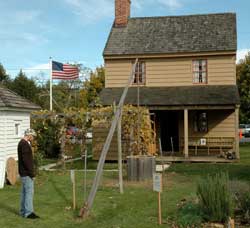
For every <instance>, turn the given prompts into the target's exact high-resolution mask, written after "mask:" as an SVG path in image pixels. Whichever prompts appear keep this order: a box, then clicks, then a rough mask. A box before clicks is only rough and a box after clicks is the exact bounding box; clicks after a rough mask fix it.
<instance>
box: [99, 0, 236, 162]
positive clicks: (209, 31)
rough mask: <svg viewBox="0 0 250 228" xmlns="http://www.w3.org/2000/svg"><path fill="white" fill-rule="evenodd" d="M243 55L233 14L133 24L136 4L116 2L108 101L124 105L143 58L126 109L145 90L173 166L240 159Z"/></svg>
mask: <svg viewBox="0 0 250 228" xmlns="http://www.w3.org/2000/svg"><path fill="white" fill-rule="evenodd" d="M236 50H237V36H236V15H235V14H234V13H220V14H200V15H188V16H166V17H142V18H131V17H130V0H116V1H115V21H114V24H113V26H112V29H111V32H110V34H109V37H108V40H107V43H106V46H105V49H104V52H103V56H104V61H105V70H106V75H105V89H103V91H102V92H101V95H100V99H101V102H102V104H103V105H111V104H112V103H113V102H114V101H116V102H118V101H119V99H120V96H121V94H122V91H123V89H124V87H125V86H126V84H127V81H128V78H129V76H130V72H131V69H132V67H133V64H134V62H135V59H136V58H138V59H139V63H138V64H137V66H136V72H135V76H134V85H132V86H131V87H130V88H129V91H128V95H127V98H126V103H128V104H134V105H136V104H137V86H140V105H142V106H145V107H148V109H149V110H150V112H151V113H153V114H154V115H152V116H153V118H152V120H154V121H155V124H156V133H157V138H160V139H161V146H162V150H163V155H169V157H168V160H185V159H189V160H194V161H195V160H196V158H198V157H199V159H197V161H210V160H211V161H212V158H216V157H218V156H219V155H225V152H227V151H229V150H231V151H234V152H235V154H236V158H239V140H238V116H239V95H238V90H237V86H236Z"/></svg>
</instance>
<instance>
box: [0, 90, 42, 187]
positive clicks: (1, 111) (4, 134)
mask: <svg viewBox="0 0 250 228" xmlns="http://www.w3.org/2000/svg"><path fill="white" fill-rule="evenodd" d="M39 109H40V106H38V105H36V104H34V103H31V102H30V101H28V100H26V99H25V98H23V97H21V96H19V95H17V94H16V93H14V92H12V91H10V90H9V89H7V88H5V87H3V86H1V85H0V188H2V187H3V184H4V177H5V164H6V161H7V159H8V158H9V157H13V158H15V159H17V144H18V142H19V140H20V138H21V137H22V136H23V133H24V131H25V130H26V129H27V128H30V113H31V112H32V111H35V110H39Z"/></svg>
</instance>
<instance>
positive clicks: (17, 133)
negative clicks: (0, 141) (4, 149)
mask: <svg viewBox="0 0 250 228" xmlns="http://www.w3.org/2000/svg"><path fill="white" fill-rule="evenodd" d="M14 131H15V136H20V135H21V124H20V123H18V122H16V123H15V130H14Z"/></svg>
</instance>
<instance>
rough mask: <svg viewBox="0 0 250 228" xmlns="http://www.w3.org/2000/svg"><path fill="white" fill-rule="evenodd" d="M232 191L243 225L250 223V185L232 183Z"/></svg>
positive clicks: (237, 182)
mask: <svg viewBox="0 0 250 228" xmlns="http://www.w3.org/2000/svg"><path fill="white" fill-rule="evenodd" d="M230 189H231V191H232V194H233V196H234V202H235V206H236V213H237V214H238V215H239V216H241V221H242V222H243V223H250V185H249V183H246V182H242V181H233V182H231V183H230Z"/></svg>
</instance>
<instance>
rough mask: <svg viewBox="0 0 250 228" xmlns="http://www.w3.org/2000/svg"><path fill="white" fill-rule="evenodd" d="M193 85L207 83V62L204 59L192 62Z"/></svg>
mask: <svg viewBox="0 0 250 228" xmlns="http://www.w3.org/2000/svg"><path fill="white" fill-rule="evenodd" d="M193 83H194V84H206V83H207V60H205V59H197V60H193Z"/></svg>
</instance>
